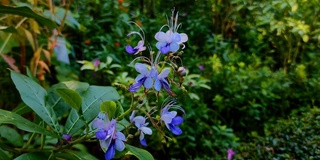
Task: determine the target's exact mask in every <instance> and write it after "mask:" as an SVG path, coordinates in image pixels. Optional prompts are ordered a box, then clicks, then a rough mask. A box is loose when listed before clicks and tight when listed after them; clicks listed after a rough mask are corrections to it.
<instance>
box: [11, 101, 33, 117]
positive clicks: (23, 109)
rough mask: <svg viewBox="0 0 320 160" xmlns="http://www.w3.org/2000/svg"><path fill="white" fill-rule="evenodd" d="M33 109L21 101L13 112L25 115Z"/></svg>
mask: <svg viewBox="0 0 320 160" xmlns="http://www.w3.org/2000/svg"><path fill="white" fill-rule="evenodd" d="M31 111H32V109H31V108H30V107H28V106H27V105H26V104H25V103H23V102H21V103H20V104H19V105H18V106H17V107H16V108H15V109H13V110H12V112H14V113H17V114H19V115H23V114H26V113H29V112H31Z"/></svg>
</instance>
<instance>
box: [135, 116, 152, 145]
mask: <svg viewBox="0 0 320 160" xmlns="http://www.w3.org/2000/svg"><path fill="white" fill-rule="evenodd" d="M131 122H133V123H134V125H135V126H136V127H137V128H138V131H139V134H140V137H139V140H140V143H141V145H143V146H147V141H146V139H145V138H144V135H145V134H147V135H151V134H152V130H151V129H150V128H149V127H147V125H148V124H149V123H146V118H145V117H143V116H136V117H134V118H132V120H131Z"/></svg>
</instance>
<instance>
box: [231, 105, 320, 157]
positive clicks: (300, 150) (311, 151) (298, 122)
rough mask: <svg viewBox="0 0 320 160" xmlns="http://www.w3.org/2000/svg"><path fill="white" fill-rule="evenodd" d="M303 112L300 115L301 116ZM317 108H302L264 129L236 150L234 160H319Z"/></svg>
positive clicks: (319, 111)
mask: <svg viewBox="0 0 320 160" xmlns="http://www.w3.org/2000/svg"><path fill="white" fill-rule="evenodd" d="M301 112H302V113H301ZM319 120H320V109H319V108H312V109H309V108H308V109H303V110H299V111H298V112H295V113H293V114H291V115H290V116H289V118H288V119H283V120H279V121H278V122H277V123H275V124H273V125H270V126H268V127H266V128H265V130H266V132H268V135H267V136H266V137H255V138H253V139H252V140H251V143H244V144H242V145H241V147H240V148H239V150H238V153H237V156H236V158H237V159H319V158H320V147H319V142H320V135H319V129H320V121H319Z"/></svg>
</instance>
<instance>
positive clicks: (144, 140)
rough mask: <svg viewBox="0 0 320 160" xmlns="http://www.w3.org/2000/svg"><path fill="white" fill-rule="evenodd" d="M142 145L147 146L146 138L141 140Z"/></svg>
mask: <svg viewBox="0 0 320 160" xmlns="http://www.w3.org/2000/svg"><path fill="white" fill-rule="evenodd" d="M140 144H141V145H142V146H147V140H146V139H145V138H143V139H141V140H140Z"/></svg>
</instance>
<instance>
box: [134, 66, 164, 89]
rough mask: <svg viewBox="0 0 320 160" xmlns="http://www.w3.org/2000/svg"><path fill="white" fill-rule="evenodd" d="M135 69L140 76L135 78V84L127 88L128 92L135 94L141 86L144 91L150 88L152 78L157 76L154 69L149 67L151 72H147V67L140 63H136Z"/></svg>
mask: <svg viewBox="0 0 320 160" xmlns="http://www.w3.org/2000/svg"><path fill="white" fill-rule="evenodd" d="M135 69H136V70H137V72H139V73H140V74H139V75H138V76H137V77H136V78H135V83H134V84H132V85H131V86H130V87H129V91H130V92H136V91H137V90H138V89H139V88H140V87H141V86H142V85H143V86H144V87H145V88H146V89H150V88H152V86H153V80H152V78H154V77H155V76H156V75H157V74H158V71H157V70H156V69H155V68H154V67H151V70H150V71H149V70H148V68H147V66H146V65H145V64H142V63H136V64H135Z"/></svg>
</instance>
